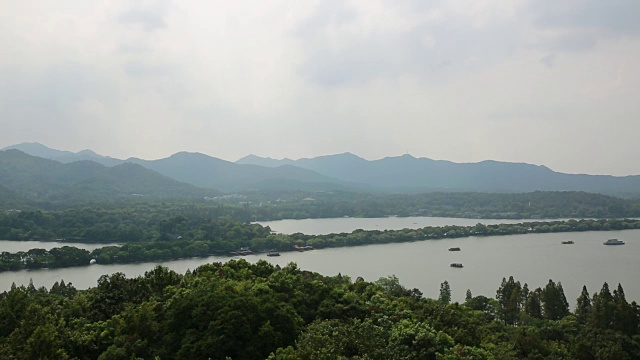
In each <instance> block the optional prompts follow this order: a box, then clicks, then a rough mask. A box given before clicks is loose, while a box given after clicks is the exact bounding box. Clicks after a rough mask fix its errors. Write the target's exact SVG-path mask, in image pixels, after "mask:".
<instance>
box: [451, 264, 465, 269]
mask: <svg viewBox="0 0 640 360" xmlns="http://www.w3.org/2000/svg"><path fill="white" fill-rule="evenodd" d="M451 267H454V268H461V267H463V266H462V264H460V263H453V264H451Z"/></svg>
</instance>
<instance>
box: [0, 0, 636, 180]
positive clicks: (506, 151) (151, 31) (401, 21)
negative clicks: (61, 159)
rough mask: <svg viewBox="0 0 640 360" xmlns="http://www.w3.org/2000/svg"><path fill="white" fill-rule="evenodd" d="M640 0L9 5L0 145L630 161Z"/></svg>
mask: <svg viewBox="0 0 640 360" xmlns="http://www.w3.org/2000/svg"><path fill="white" fill-rule="evenodd" d="M638 14H640V1H637V0H607V1H602V0H558V1H548V0H500V1H498V0H483V1H471V0H465V1H460V0H447V1H444V0H442V1H434V0H408V1H392V0H356V1H346V0H345V1H336V0H322V1H312V0H305V1H294V0H283V1H277V0H265V1H244V0H234V1H218V0H211V1H194V0H179V1H178V0H175V1H172V0H158V1H155V0H154V1H144V0H136V1H130V0H127V1H121V0H108V1H107V0H92V1H86V0H50V1H35V0H21V1H10V0H0V44H2V46H1V47H0V148H1V147H5V146H9V145H13V144H18V143H22V142H40V143H42V144H45V145H47V146H49V147H52V148H55V149H60V150H71V151H79V150H83V149H91V150H93V151H96V152H97V153H99V154H102V155H108V156H112V157H117V158H128V157H132V156H135V157H140V158H145V159H158V158H164V157H167V156H169V155H171V154H173V153H175V152H178V151H193V152H201V153H204V154H208V155H211V156H215V157H218V158H222V159H226V160H230V161H235V160H237V159H239V158H241V157H243V156H245V155H248V154H255V155H259V156H265V157H266V156H268V157H272V158H284V157H288V158H292V159H297V158H302V157H314V156H321V155H329V154H337V153H343V152H351V153H354V154H356V155H359V156H361V157H363V158H366V159H379V158H383V157H386V156H398V155H402V154H405V153H409V154H411V155H413V156H416V157H428V158H432V159H442V160H450V161H455V162H477V161H482V160H487V159H492V160H499V161H511V162H526V163H532V164H540V165H546V166H548V167H550V168H551V169H553V170H556V171H561V172H568V173H588V174H613V175H632V174H633V175H635V174H640V163H638V161H637V158H638V156H637V155H638V154H640V141H638V138H639V135H640V67H639V65H640V21H637V17H638Z"/></svg>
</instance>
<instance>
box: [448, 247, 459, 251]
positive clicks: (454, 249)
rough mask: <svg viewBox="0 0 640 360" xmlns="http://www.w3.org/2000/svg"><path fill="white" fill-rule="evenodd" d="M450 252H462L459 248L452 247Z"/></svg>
mask: <svg viewBox="0 0 640 360" xmlns="http://www.w3.org/2000/svg"><path fill="white" fill-rule="evenodd" d="M449 251H460V248H459V247H452V248H449Z"/></svg>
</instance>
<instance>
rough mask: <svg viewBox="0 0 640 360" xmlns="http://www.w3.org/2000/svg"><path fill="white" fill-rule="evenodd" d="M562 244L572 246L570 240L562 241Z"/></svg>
mask: <svg viewBox="0 0 640 360" xmlns="http://www.w3.org/2000/svg"><path fill="white" fill-rule="evenodd" d="M562 244H563V245H571V244H573V241H572V240H567V241H563V242H562Z"/></svg>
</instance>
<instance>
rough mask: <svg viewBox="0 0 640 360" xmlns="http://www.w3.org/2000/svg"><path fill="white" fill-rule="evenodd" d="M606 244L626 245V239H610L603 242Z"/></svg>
mask: <svg viewBox="0 0 640 360" xmlns="http://www.w3.org/2000/svg"><path fill="white" fill-rule="evenodd" d="M603 244H605V245H624V241H622V240H618V239H609V240H607V241H605V242H603Z"/></svg>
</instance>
